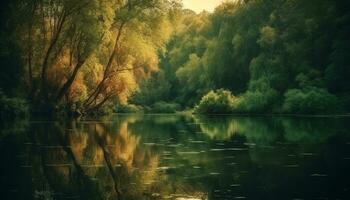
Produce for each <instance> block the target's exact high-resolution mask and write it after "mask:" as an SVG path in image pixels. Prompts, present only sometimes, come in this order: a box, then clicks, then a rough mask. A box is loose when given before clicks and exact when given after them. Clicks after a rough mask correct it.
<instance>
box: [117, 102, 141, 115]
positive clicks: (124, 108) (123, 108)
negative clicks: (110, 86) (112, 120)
mask: <svg viewBox="0 0 350 200" xmlns="http://www.w3.org/2000/svg"><path fill="white" fill-rule="evenodd" d="M116 112H117V113H140V112H143V108H142V106H137V105H134V104H127V105H119V106H118V107H117V108H116Z"/></svg>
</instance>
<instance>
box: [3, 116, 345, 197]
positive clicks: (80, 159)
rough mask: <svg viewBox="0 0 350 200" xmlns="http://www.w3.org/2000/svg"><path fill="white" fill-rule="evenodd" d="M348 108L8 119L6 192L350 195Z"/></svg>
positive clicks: (40, 194)
mask: <svg viewBox="0 0 350 200" xmlns="http://www.w3.org/2000/svg"><path fill="white" fill-rule="evenodd" d="M349 122H350V120H349V119H348V118H282V117H275V118H271V117H255V118H251V117H230V116H221V117H218V116H216V117H214V116H211V117H204V116H180V115H159V116H156V115H154V116H151V115H122V116H113V117H111V118H106V119H101V120H85V121H68V120H67V121H47V122H45V121H17V122H12V123H4V122H3V123H2V125H1V126H2V129H1V135H0V154H1V158H2V164H1V168H0V174H1V182H0V184H1V194H0V195H1V199H92V200H95V199H96V200H97V199H120V200H129V199H130V200H134V199H175V200H181V199H184V200H186V199H194V200H196V199H198V200H199V199H348V197H349V195H350V184H349V182H348V180H349V178H350V173H349V171H348V169H349V167H350V133H349V128H350V123H349Z"/></svg>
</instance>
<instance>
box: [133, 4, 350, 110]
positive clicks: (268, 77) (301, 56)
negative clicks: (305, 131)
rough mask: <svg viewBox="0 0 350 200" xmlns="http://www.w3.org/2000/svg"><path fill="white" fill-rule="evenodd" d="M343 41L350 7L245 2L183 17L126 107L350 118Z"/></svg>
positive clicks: (349, 28)
mask: <svg viewBox="0 0 350 200" xmlns="http://www.w3.org/2000/svg"><path fill="white" fill-rule="evenodd" d="M349 36H350V1H348V0H307V1H305V0H292V1H291V0H266V1H263V0H249V1H238V2H234V3H230V2H226V3H223V4H222V5H220V6H219V7H217V8H216V10H215V12H214V13H213V14H209V13H206V12H202V13H200V14H195V13H194V12H191V11H189V10H184V11H183V13H182V20H181V24H180V25H179V26H178V28H177V32H176V34H175V35H174V36H173V37H172V38H171V39H170V41H169V42H168V43H167V45H166V51H165V53H163V54H161V63H160V70H159V71H158V72H157V73H153V75H152V76H151V78H149V79H144V81H143V83H142V84H141V85H140V90H139V91H138V92H136V93H135V94H134V95H133V96H132V97H131V98H129V103H130V104H136V105H141V106H143V107H147V106H150V105H156V104H159V102H163V106H164V105H166V104H170V105H167V106H168V107H169V106H171V105H173V107H178V106H180V107H182V109H185V108H193V107H195V106H196V105H197V106H196V109H195V111H196V112H199V113H303V114H304V113H305V114H318V113H346V112H350V62H349V59H350V37H349ZM166 102H168V103H166ZM174 103H175V104H176V105H177V106H175V105H174ZM151 107H152V106H151ZM156 107H157V106H156Z"/></svg>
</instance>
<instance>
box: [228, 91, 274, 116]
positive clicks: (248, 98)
mask: <svg viewBox="0 0 350 200" xmlns="http://www.w3.org/2000/svg"><path fill="white" fill-rule="evenodd" d="M278 98H279V94H278V92H277V91H276V90H274V89H272V88H271V87H270V86H268V85H266V84H262V85H261V86H260V87H259V88H256V89H254V90H248V91H247V92H246V93H245V94H243V95H242V96H240V97H239V98H238V101H237V107H236V109H235V111H237V112H243V113H267V112H273V111H275V110H274V109H275V106H276V103H277V102H278Z"/></svg>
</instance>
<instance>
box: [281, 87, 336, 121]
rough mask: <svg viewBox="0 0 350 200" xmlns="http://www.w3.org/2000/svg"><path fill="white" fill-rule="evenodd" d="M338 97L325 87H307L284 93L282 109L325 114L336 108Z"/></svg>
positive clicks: (293, 111) (301, 112)
mask: <svg viewBox="0 0 350 200" xmlns="http://www.w3.org/2000/svg"><path fill="white" fill-rule="evenodd" d="M338 103H339V101H338V98H337V97H336V96H334V95H333V94H330V93H329V92H328V91H327V90H326V89H323V88H317V87H307V88H305V89H291V90H288V91H287V92H286V93H285V100H284V104H283V111H284V112H286V113H297V114H325V113H334V112H337V110H338V105H339V104H338Z"/></svg>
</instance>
